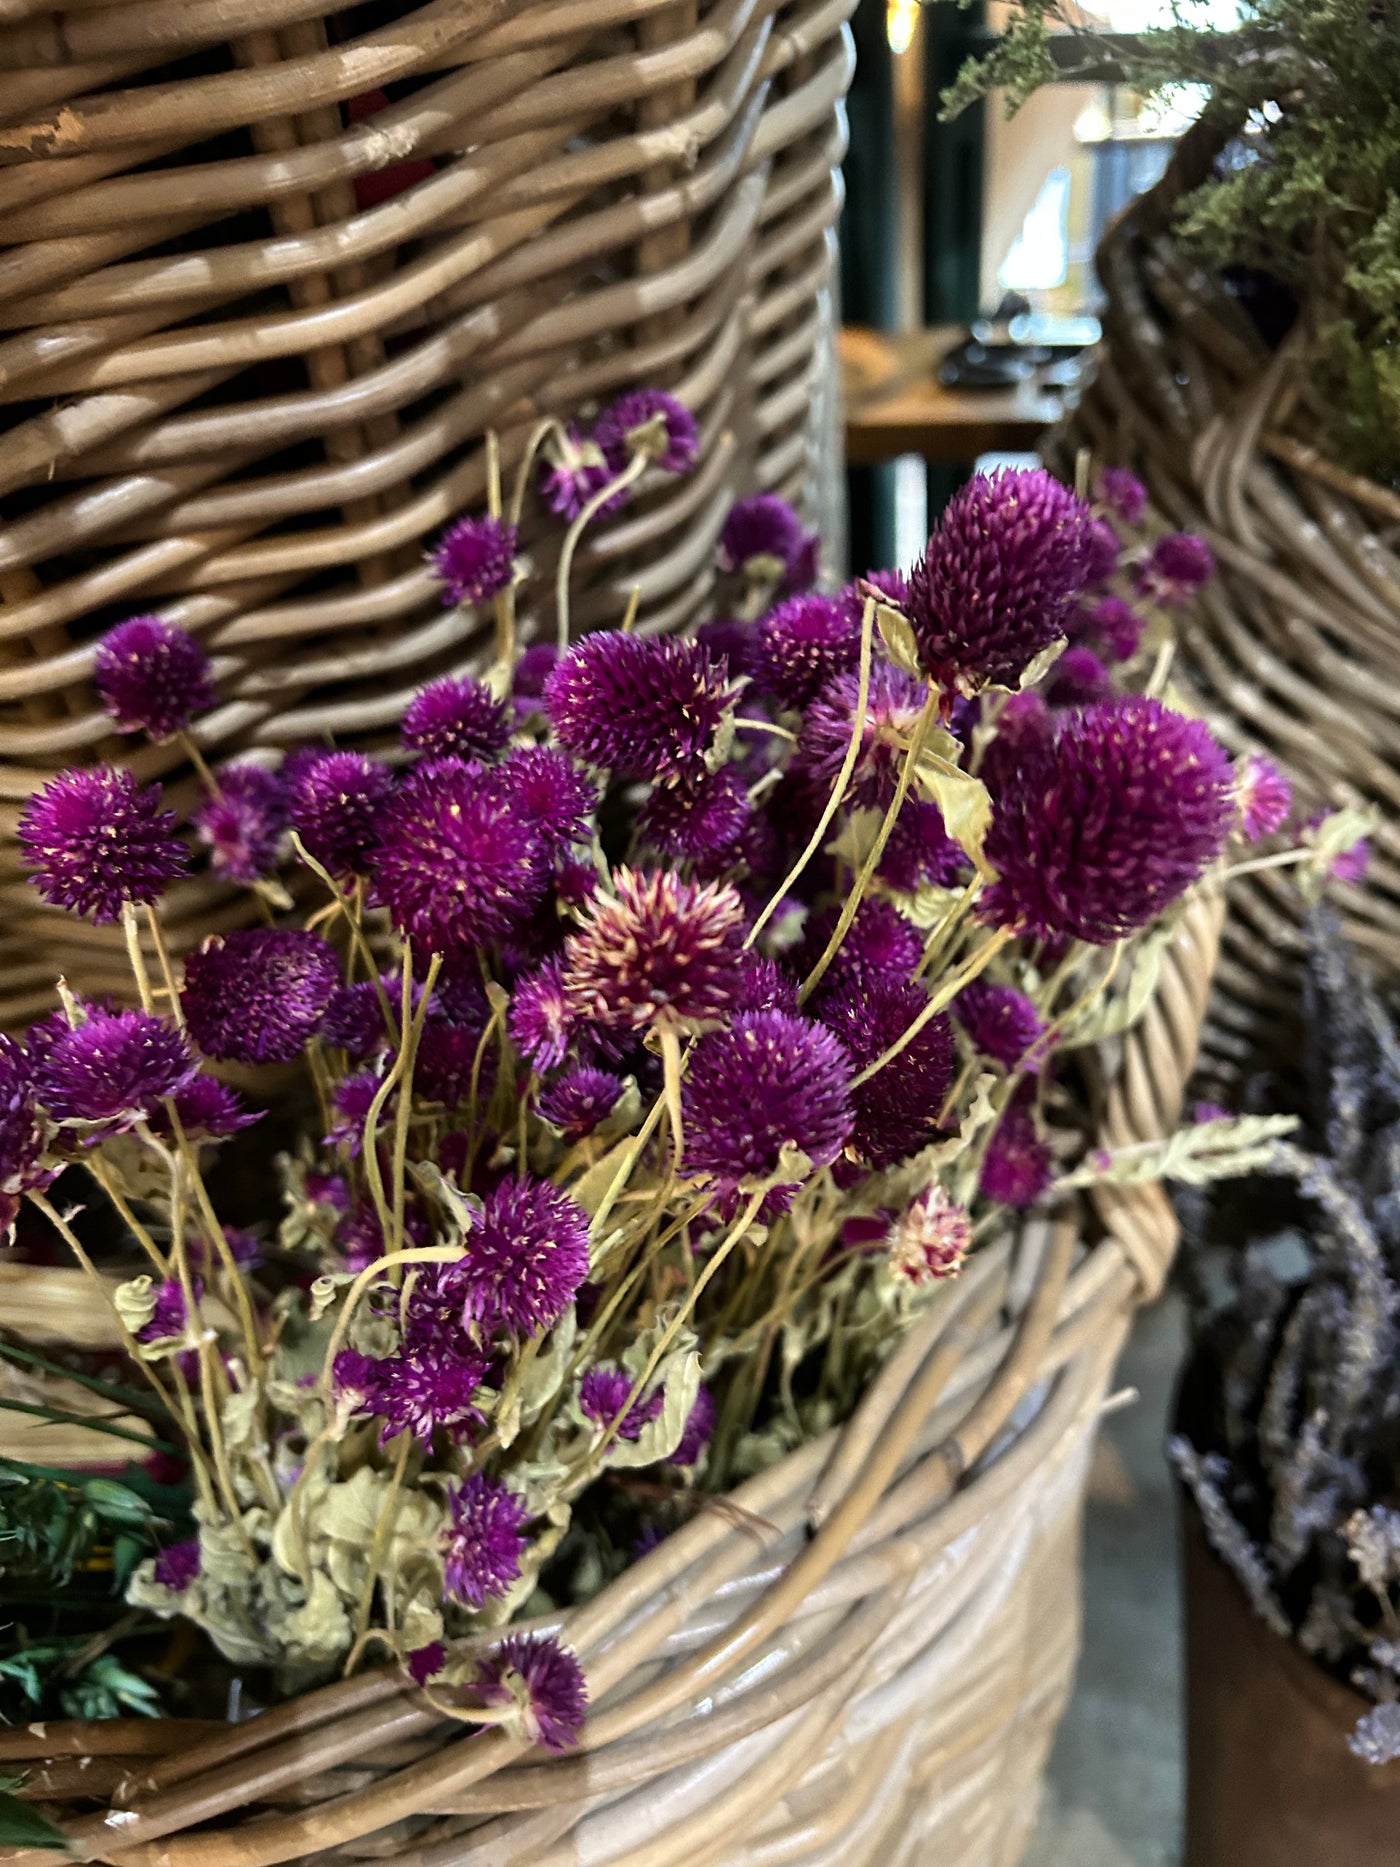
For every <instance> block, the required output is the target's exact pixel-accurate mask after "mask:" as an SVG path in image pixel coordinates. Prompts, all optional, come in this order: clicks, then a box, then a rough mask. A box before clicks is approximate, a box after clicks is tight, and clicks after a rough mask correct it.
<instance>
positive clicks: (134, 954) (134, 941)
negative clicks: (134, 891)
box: [122, 901, 156, 1011]
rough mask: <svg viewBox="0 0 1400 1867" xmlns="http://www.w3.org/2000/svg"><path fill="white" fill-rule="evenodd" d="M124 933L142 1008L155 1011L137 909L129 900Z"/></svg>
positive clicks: (124, 912) (124, 911)
mask: <svg viewBox="0 0 1400 1867" xmlns="http://www.w3.org/2000/svg"><path fill="white" fill-rule="evenodd" d="M122 933H123V934H124V935H125V936H126V955H127V958H128V960H129V961H130V962H131V971H132V976H133V977H134V979H135V980H136V990H137V991H138V992H139V993H140V995H141V1008H142V1010H143V1011H154V1010H155V1008H156V1001H155V994H154V993H153V992H152V990H151V975H150V973H149V972H148V971H147V970H146V955H145V954H144V953H143V952H142V951H141V929H140V927H139V926H138V925H137V921H136V909H135V908H134V907H133V906H132V904H131V902H129V901H128V902H126V903H125V905H124V906H123V908H122Z"/></svg>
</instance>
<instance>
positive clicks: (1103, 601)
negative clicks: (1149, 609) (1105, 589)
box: [1079, 596, 1143, 661]
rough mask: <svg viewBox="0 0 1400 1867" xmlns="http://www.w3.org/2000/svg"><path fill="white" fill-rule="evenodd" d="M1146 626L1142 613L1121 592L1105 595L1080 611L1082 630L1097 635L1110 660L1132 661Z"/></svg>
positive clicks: (1080, 629) (1096, 637) (1140, 643)
mask: <svg viewBox="0 0 1400 1867" xmlns="http://www.w3.org/2000/svg"><path fill="white" fill-rule="evenodd" d="M1142 630H1143V621H1142V617H1141V616H1139V615H1138V613H1137V611H1136V610H1135V609H1133V608H1132V607H1131V606H1130V605H1129V604H1127V603H1125V602H1124V601H1123V599H1122V597H1121V596H1101V597H1100V598H1099V600H1098V601H1097V602H1096V603H1090V604H1089V605H1088V606H1087V607H1086V608H1084V609H1082V610H1081V611H1080V624H1079V632H1080V633H1081V634H1083V635H1091V636H1093V637H1094V638H1095V640H1096V641H1097V642H1098V644H1099V646H1100V647H1101V648H1102V650H1103V652H1104V654H1105V655H1106V656H1107V657H1108V659H1109V660H1110V661H1131V660H1132V658H1133V656H1134V655H1135V654H1136V653H1137V652H1138V649H1139V648H1140V647H1141V646H1142Z"/></svg>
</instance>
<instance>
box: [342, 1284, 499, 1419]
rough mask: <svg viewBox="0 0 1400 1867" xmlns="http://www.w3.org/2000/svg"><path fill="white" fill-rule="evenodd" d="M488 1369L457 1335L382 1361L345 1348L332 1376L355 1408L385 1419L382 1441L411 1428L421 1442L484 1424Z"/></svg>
mask: <svg viewBox="0 0 1400 1867" xmlns="http://www.w3.org/2000/svg"><path fill="white" fill-rule="evenodd" d="M372 1261H373V1260H371V1262H372ZM459 1335H460V1332H459ZM490 1369H491V1364H490V1361H489V1360H488V1359H487V1357H486V1356H485V1355H482V1354H479V1353H478V1352H477V1351H476V1350H475V1349H474V1348H472V1347H471V1346H470V1345H469V1344H464V1343H462V1342H461V1341H460V1339H458V1340H456V1341H454V1342H452V1343H449V1344H442V1343H439V1344H427V1343H419V1344H416V1345H414V1346H411V1347H409V1348H407V1349H406V1350H405V1352H403V1353H401V1354H398V1355H389V1356H386V1357H385V1358H384V1359H383V1360H382V1361H375V1360H373V1359H372V1358H370V1357H369V1356H365V1355H357V1354H355V1352H354V1351H353V1350H349V1351H345V1352H343V1353H342V1354H341V1355H337V1356H336V1360H335V1367H334V1370H333V1379H334V1381H335V1385H336V1388H337V1390H338V1391H340V1392H341V1393H343V1394H345V1395H346V1396H347V1397H348V1398H350V1399H351V1400H353V1401H354V1402H355V1403H356V1404H355V1411H356V1412H358V1413H373V1414H376V1415H377V1416H378V1417H379V1418H380V1419H381V1420H382V1421H383V1422H384V1424H383V1425H382V1426H381V1428H380V1431H379V1443H380V1444H381V1445H387V1444H388V1443H389V1441H390V1440H391V1439H397V1438H398V1437H399V1435H400V1434H401V1433H409V1434H411V1435H412V1436H413V1438H414V1439H415V1440H416V1441H417V1442H418V1443H419V1444H420V1445H423V1446H431V1445H432V1443H433V1438H434V1435H435V1434H436V1433H438V1432H439V1431H442V1432H446V1433H448V1434H450V1435H451V1437H452V1438H454V1439H461V1438H463V1437H467V1436H470V1435H471V1434H472V1433H474V1432H476V1431H477V1430H478V1429H479V1428H480V1427H482V1426H484V1425H485V1423H486V1421H485V1415H484V1414H483V1412H482V1410H481V1391H480V1390H481V1384H482V1382H483V1381H484V1380H485V1379H486V1376H487V1374H488V1373H489V1372H490Z"/></svg>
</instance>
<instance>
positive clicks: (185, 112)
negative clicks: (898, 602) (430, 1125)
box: [0, 0, 855, 1025]
mask: <svg viewBox="0 0 1400 1867" xmlns="http://www.w3.org/2000/svg"><path fill="white" fill-rule="evenodd" d="M854 4H855V0H429V3H428V4H426V5H417V4H415V0H370V4H368V5H365V6H360V7H357V8H355V9H354V10H353V12H350V11H347V12H345V13H343V14H339V15H336V14H326V13H325V12H324V11H323V9H322V7H321V6H318V5H317V4H316V0H230V3H229V4H223V3H220V4H217V5H211V4H203V3H202V0H194V3H193V4H191V0H140V4H130V3H128V4H122V5H101V4H98V5H94V4H91V0H71V4H65V5H62V6H58V7H54V6H51V5H48V4H45V3H44V0H0V71H3V73H4V74H5V76H4V82H3V88H2V89H0V243H3V244H4V245H5V246H6V248H7V250H6V251H5V252H4V255H3V257H0V498H3V501H4V510H5V514H6V520H7V522H6V524H5V525H4V526H3V527H0V1025H3V1024H5V1023H7V1022H8V1023H15V1022H18V1021H20V1020H22V1019H24V1018H25V1017H27V1016H28V1015H31V1014H32V1013H34V1012H35V1011H37V1010H39V1009H41V1008H43V1007H44V1006H45V1005H46V1004H47V1003H48V1001H49V992H50V982H51V980H52V978H53V975H54V972H55V970H57V969H59V968H63V969H66V970H67V971H68V972H69V974H70V976H72V977H74V978H76V979H79V980H81V981H82V982H83V983H84V984H86V985H88V986H89V987H91V988H94V989H97V988H101V987H104V986H106V985H108V984H116V983H117V981H118V979H119V977H120V976H121V975H122V972H123V968H122V965H121V961H120V956H119V953H118V952H117V950H116V945H115V944H114V942H113V941H112V940H111V939H110V938H109V936H108V934H107V933H106V932H105V930H97V931H96V932H94V931H93V930H90V929H83V928H81V927H75V926H73V925H72V924H70V923H69V922H67V921H66V920H63V919H60V918H58V917H56V916H52V915H50V914H48V913H47V912H45V911H44V910H43V909H42V908H40V907H39V906H38V904H36V902H35V901H34V900H33V898H32V896H31V894H30V892H29V891H28V890H27V888H25V886H24V885H23V884H22V883H21V882H20V881H19V879H18V869H17V863H16V859H15V850H14V844H13V833H14V829H15V824H16V819H17V815H18V811H19V808H20V806H21V804H22V803H23V800H24V799H25V798H26V797H27V796H28V794H29V792H30V791H31V790H32V789H33V788H34V786H35V785H36V784H37V783H39V782H41V781H42V780H43V779H44V778H45V777H46V776H47V775H48V774H49V773H50V772H52V771H53V770H55V769H57V768H60V767H62V766H64V765H66V764H72V763H75V762H80V761H82V760H84V759H87V758H90V757H95V756H98V755H107V756H112V755H116V756H120V755H121V753H122V744H121V742H120V741H114V740H113V739H111V738H110V737H109V733H108V728H107V724H106V721H105V720H104V718H103V717H102V714H101V712H100V710H99V709H98V708H97V706H96V704H95V700H94V697H93V693H92V689H91V687H90V685H89V682H88V669H89V663H90V654H91V645H92V642H93V640H94V638H95V637H96V636H97V635H98V634H100V633H101V632H102V630H103V629H105V628H107V627H109V626H110V625H111V624H112V623H113V622H114V621H117V620H120V619H121V618H122V617H123V616H126V615H129V614H131V613H132V612H133V611H136V610H143V609H158V610H159V611H160V612H161V613H162V614H164V615H166V616H168V617H170V618H171V619H172V620H174V621H177V622H179V623H181V624H182V625H183V626H184V627H186V628H189V629H191V630H193V631H195V632H196V633H198V634H199V635H200V636H201V637H202V638H203V639H204V640H205V642H206V643H207V644H208V646H209V647H210V648H211V649H212V650H213V651H214V653H215V656H216V664H217V668H218V673H219V677H220V686H221V691H222V692H223V694H224V695H225V696H226V700H227V704H226V705H224V706H223V707H222V708H221V709H220V710H219V711H218V712H217V713H215V714H214V715H212V716H211V717H210V718H209V719H208V720H207V721H206V722H205V724H204V726H203V728H202V734H201V736H202V738H203V740H204V743H205V746H206V748H207V749H208V751H209V752H210V753H211V755H217V756H219V757H223V756H225V755H227V754H228V753H230V752H232V751H234V750H237V749H241V748H246V747H255V746H262V747H269V748H271V747H277V746H282V745H292V744H297V743H301V742H304V741H307V740H311V741H315V740H318V739H320V738H322V737H323V736H325V735H328V734H334V736H335V738H336V739H337V741H338V742H340V743H356V742H360V743H372V742H373V741H374V739H375V737H376V735H378V736H381V737H382V736H384V735H386V734H387V733H388V731H389V729H390V728H392V727H393V726H394V725H395V724H396V722H397V721H398V719H399V716H400V714H401V713H402V710H403V706H404V702H405V700H406V699H407V697H408V695H409V694H410V693H411V692H412V691H413V689H414V688H415V687H416V686H417V685H419V684H421V682H422V681H423V680H424V679H425V678H427V677H429V676H431V675H434V674H439V673H442V672H445V671H448V670H454V669H458V668H460V667H463V666H467V665H470V664H471V663H472V662H473V661H474V659H475V658H476V655H477V653H478V649H479V643H478V631H477V628H476V625H475V623H474V620H473V618H472V615H471V613H470V612H461V613H457V612H445V611H444V610H443V609H442V608H441V607H440V606H439V604H438V601H437V596H436V592H435V590H434V588H433V586H432V584H431V581H430V579H429V577H428V575H427V571H426V568H425V566H424V563H423V553H424V547H425V544H426V543H427V542H428V541H429V540H430V539H431V538H432V537H433V536H434V535H435V534H436V533H437V532H438V531H439V530H440V529H441V527H442V526H443V525H444V524H445V523H446V522H447V521H448V520H450V519H451V518H453V517H454V516H455V515H456V514H457V513H459V512H460V511H462V510H464V509H470V508H472V507H477V506H480V505H481V504H482V503H483V497H484V483H485V462H484V449H483V446H482V435H483V432H484V430H485V429H486V428H487V427H493V428H495V429H496V430H498V431H499V432H500V434H501V437H502V449H503V456H504V460H505V464H506V466H507V469H509V466H510V465H511V463H512V461H513V460H515V459H518V457H519V454H520V451H521V449H522V448H523V446H524V443H525V439H526V437H527V435H528V433H529V431H530V429H531V428H532V426H533V425H534V422H535V420H536V419H537V417H538V416H540V415H541V414H553V415H560V416H566V415H568V414H570V413H572V412H573V411H575V410H579V409H584V408H588V407H589V406H591V405H592V404H594V403H596V402H597V401H598V400H599V399H600V398H607V397H609V396H611V395H613V394H614V393H616V392H617V391H618V390H619V389H623V388H628V387H632V386H634V385H636V384H638V383H643V382H645V383H657V384H660V385H661V386H663V387H667V388H670V389H673V390H674V391H675V392H676V393H678V394H679V395H680V396H681V397H682V398H683V399H684V400H685V401H686V402H687V403H688V404H689V405H690V406H691V407H692V408H693V409H694V410H695V411H696V414H697V416H698V418H699V421H700V426H701V434H702V457H701V461H700V464H699V466H698V468H697V470H696V471H695V473H694V474H693V475H691V476H690V477H689V478H687V479H686V480H683V481H680V482H667V483H664V484H657V485H655V486H648V485H646V484H644V485H643V487H642V488H641V489H640V496H639V497H638V499H637V500H636V501H635V502H634V504H633V505H632V506H631V507H630V508H629V509H628V510H627V511H626V512H625V513H624V514H623V515H622V516H621V517H619V518H617V519H616V520H614V521H612V522H611V523H610V524H607V525H605V526H603V527H602V528H601V529H600V530H599V531H598V532H597V533H596V534H595V536H594V539H593V542H592V544H591V546H590V548H589V549H588V550H587V551H586V552H585V553H583V554H581V557H580V561H579V573H578V578H577V583H578V586H579V596H578V599H577V601H576V604H575V614H576V616H577V617H578V618H579V619H580V620H581V621H582V622H583V623H584V624H585V625H587V624H589V623H591V622H596V621H599V620H604V619H606V620H609V621H615V620H616V618H617V616H618V615H620V614H621V612H622V609H623V608H624V606H625V603H626V600H627V596H628V593H629V592H630V590H631V589H632V587H633V586H634V585H636V586H639V587H640V592H641V612H640V615H641V625H642V626H643V627H647V628H666V627H677V626H680V625H682V624H684V623H685V622H686V621H687V620H688V619H689V618H690V617H691V616H693V615H694V614H695V612H696V611H697V609H698V608H699V606H700V605H701V604H702V602H703V600H704V598H705V596H706V594H707V591H708V589H709V585H710V577H711V565H712V562H713V557H714V551H713V546H714V542H715V538H716V536H717V534H718V530H719V527H720V524H721V523H722V520H723V517H724V512H725V510H726V508H727V505H728V503H729V501H730V500H732V499H733V497H734V496H735V493H736V492H738V491H743V490H745V489H746V488H749V487H752V486H756V485H758V486H764V487H769V488H773V489H775V490H778V491H780V492H783V493H785V494H787V495H788V496H789V497H792V498H793V499H795V500H796V501H797V502H798V503H799V504H801V505H803V506H805V507H806V508H807V510H808V511H809V512H811V513H813V515H814V516H815V510H816V507H817V504H818V502H819V500H820V499H821V498H822V497H824V496H825V491H826V489H825V488H824V486H823V480H824V478H829V477H830V475H831V472H832V470H833V469H834V466H835V461H836V425H835V410H834V399H833V393H832V391H833V384H834V380H835V372H834V369H833V367H832V356H833V325H832V315H831V305H830V297H829V290H828V282H829V278H830V274H831V266H832V257H833V238H834V236H833V223H834V221H835V217H836V213H837V209H838V206H839V199H840V195H839V177H838V175H837V171H836V165H837V163H838V162H839V160H840V157H841V154H842V137H843V122H842V118H841V115H840V108H839V107H840V100H841V98H842V96H843V94H844V92H845V89H846V86H847V84H848V82H849V79H850V74H851V45H850V36H849V33H848V31H847V29H846V26H845V21H846V19H847V16H848V15H849V14H850V12H851V10H852V8H853V6H854ZM527 542H528V534H527ZM554 548H555V549H557V542H556V544H555V546H554ZM540 581H541V582H542V583H548V581H549V580H548V579H547V578H544V579H541V580H540ZM132 762H133V763H134V764H135V765H136V766H137V767H138V769H140V770H141V771H142V772H143V773H144V774H147V775H155V774H159V775H161V776H164V777H167V778H170V779H172V780H173V781H174V784H175V794H176V800H177V802H180V801H185V802H188V801H189V799H190V795H191V793H190V789H189V773H188V772H187V770H185V769H184V768H183V767H182V765H181V763H180V760H179V756H178V754H177V753H175V752H174V751H172V750H171V749H169V748H165V749H160V748H155V749H152V748H147V749H144V750H142V751H140V752H139V753H137V754H135V755H134V757H133V760H132ZM245 908H246V902H239V901H236V900H235V898H234V896H233V895H232V893H228V894H222V893H220V891H218V890H217V889H215V888H213V887H211V886H210V885H209V884H207V883H199V884H191V885H189V886H187V887H186V888H184V889H182V890H180V891H178V892H177V893H176V894H175V895H174V896H173V897H172V899H171V901H170V902H169V904H168V917H169V921H170V926H171V933H172V936H173V938H174V939H175V941H176V943H177V944H185V943H188V941H189V939H191V938H193V937H194V936H195V934H203V933H204V932H206V931H209V930H210V929H213V928H218V927H220V926H221V925H226V924H227V923H228V921H229V919H230V917H231V916H234V915H237V914H238V913H240V912H241V911H244V910H245ZM182 937H183V939H182Z"/></svg>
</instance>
